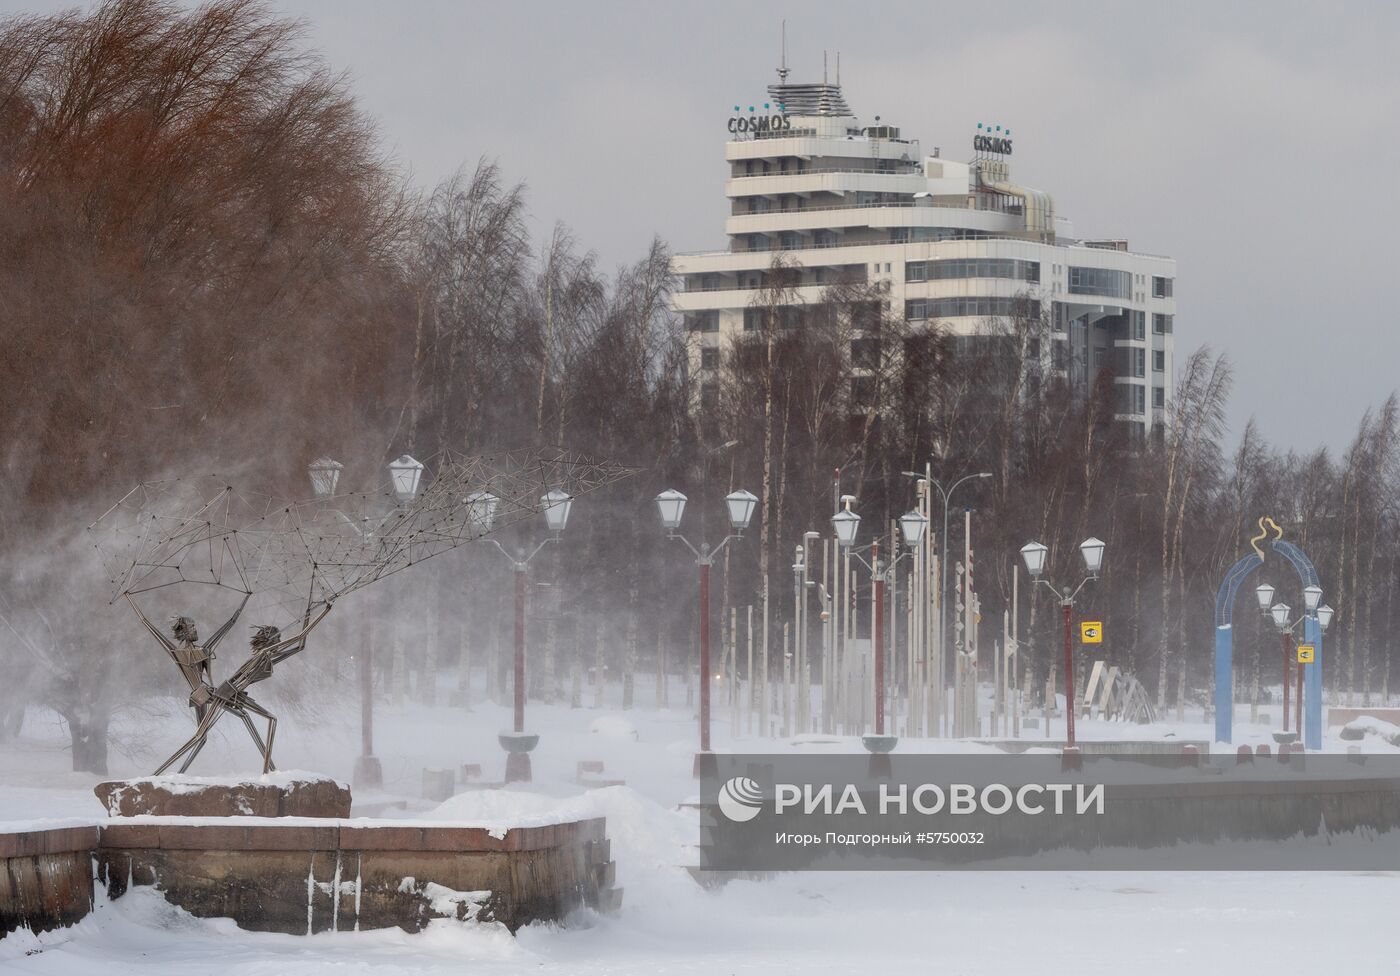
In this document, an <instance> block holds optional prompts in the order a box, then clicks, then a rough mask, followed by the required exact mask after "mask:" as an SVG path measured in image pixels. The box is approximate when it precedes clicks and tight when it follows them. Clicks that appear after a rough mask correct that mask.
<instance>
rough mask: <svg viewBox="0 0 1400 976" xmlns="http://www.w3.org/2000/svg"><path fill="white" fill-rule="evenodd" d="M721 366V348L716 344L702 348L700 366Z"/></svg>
mask: <svg viewBox="0 0 1400 976" xmlns="http://www.w3.org/2000/svg"><path fill="white" fill-rule="evenodd" d="M718 366H719V349H718V347H716V346H706V347H705V348H703V349H701V350H700V368H701V369H715V368H716V367H718Z"/></svg>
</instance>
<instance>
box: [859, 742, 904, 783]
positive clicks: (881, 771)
mask: <svg viewBox="0 0 1400 976" xmlns="http://www.w3.org/2000/svg"><path fill="white" fill-rule="evenodd" d="M860 742H861V745H863V746H865V751H866V752H868V753H870V771H869V775H870V778H871V779H889V778H890V777H891V776H893V775H894V769H893V767H892V765H891V764H890V753H891V752H893V751H894V747H895V746H896V745H897V744H898V743H899V737H898V736H894V735H865V736H861V740H860Z"/></svg>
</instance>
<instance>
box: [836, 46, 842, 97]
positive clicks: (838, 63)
mask: <svg viewBox="0 0 1400 976" xmlns="http://www.w3.org/2000/svg"><path fill="white" fill-rule="evenodd" d="M836 87H837V88H840V87H841V52H840V51H837V52H836Z"/></svg>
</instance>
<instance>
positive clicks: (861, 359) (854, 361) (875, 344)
mask: <svg viewBox="0 0 1400 976" xmlns="http://www.w3.org/2000/svg"><path fill="white" fill-rule="evenodd" d="M851 365H852V366H856V367H859V368H861V369H874V368H875V367H876V366H878V365H880V340H879V339H872V338H868V337H867V338H863V339H852V340H851Z"/></svg>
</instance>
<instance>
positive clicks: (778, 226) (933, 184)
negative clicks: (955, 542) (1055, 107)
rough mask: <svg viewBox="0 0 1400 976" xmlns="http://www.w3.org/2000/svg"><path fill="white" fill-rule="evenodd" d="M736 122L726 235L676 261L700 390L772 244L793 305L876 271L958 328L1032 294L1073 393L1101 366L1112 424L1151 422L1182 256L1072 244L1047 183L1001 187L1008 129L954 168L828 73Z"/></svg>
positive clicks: (1113, 243)
mask: <svg viewBox="0 0 1400 976" xmlns="http://www.w3.org/2000/svg"><path fill="white" fill-rule="evenodd" d="M742 108H745V109H747V108H748V106H743V107H742ZM729 131H730V133H731V135H730V138H729V141H728V142H727V143H726V144H725V159H726V161H727V162H728V164H729V178H728V180H727V182H726V184H725V195H726V196H727V197H728V198H729V216H728V218H727V219H726V220H725V228H724V229H725V234H726V235H727V236H728V238H729V246H728V248H727V249H725V250H723V251H709V252H703V253H691V254H679V255H677V256H676V258H675V270H676V272H677V273H678V275H679V276H680V277H681V280H682V282H683V285H682V289H683V290H680V291H678V292H677V294H676V295H675V298H674V302H675V308H676V309H677V310H678V311H679V312H681V313H682V314H683V317H684V320H685V323H686V327H687V328H688V329H689V330H690V332H691V333H692V338H693V340H694V341H693V343H692V368H694V369H696V370H699V377H700V379H701V382H702V383H703V382H704V377H705V374H706V373H707V372H708V371H709V370H712V369H713V368H714V367H716V366H717V365H718V364H719V362H720V355H721V350H722V349H723V348H724V346H725V345H727V344H728V342H729V341H730V339H731V338H732V337H733V336H735V335H739V334H742V333H743V331H744V330H745V327H746V325H747V326H748V327H751V328H752V327H755V324H756V322H757V321H758V320H757V318H756V310H755V309H754V308H753V307H752V306H753V300H754V297H755V295H756V294H757V293H758V289H760V288H761V287H762V286H763V282H764V278H765V274H766V273H767V271H768V269H769V267H770V263H771V261H772V258H773V252H775V251H781V252H783V253H784V255H785V256H786V257H789V258H791V259H792V260H793V261H795V262H796V263H797V264H798V265H799V266H800V272H799V277H798V285H797V287H796V288H795V289H794V293H795V295H796V297H797V300H799V301H801V302H803V303H814V302H818V301H820V299H821V296H822V293H823V292H824V290H825V289H826V288H827V287H828V286H829V285H831V284H832V283H834V282H836V281H838V280H848V281H849V280H855V281H864V282H878V283H881V284H882V285H883V286H884V287H885V288H886V289H887V294H888V296H889V301H890V303H891V307H892V309H894V310H900V309H902V310H903V313H904V316H905V318H906V319H908V320H909V322H910V324H911V325H916V324H920V323H925V322H928V323H934V322H937V323H940V324H941V325H942V326H943V327H944V328H946V329H948V330H950V331H951V332H952V333H953V334H954V335H962V336H976V335H981V334H985V333H986V332H987V330H988V327H989V323H991V324H994V323H995V320H997V319H1002V320H1005V319H1006V318H1007V317H1009V316H1010V315H1012V313H1013V309H1014V308H1016V307H1017V305H1016V303H1017V302H1018V299H1019V300H1020V301H1022V302H1023V301H1024V299H1025V298H1027V297H1028V298H1031V299H1034V300H1036V301H1038V302H1040V303H1041V307H1042V311H1043V312H1044V318H1045V321H1047V322H1048V323H1049V324H1050V327H1049V330H1048V336H1049V339H1050V348H1049V350H1048V351H1046V350H1043V351H1042V356H1043V357H1044V362H1045V363H1046V364H1047V365H1048V366H1049V368H1051V369H1055V370H1060V371H1062V372H1063V374H1064V375H1066V376H1067V377H1068V378H1069V379H1070V381H1071V382H1072V383H1074V384H1076V385H1077V386H1079V387H1080V388H1081V389H1083V388H1087V386H1088V384H1089V383H1091V382H1092V381H1093V380H1094V379H1095V378H1096V377H1098V376H1099V375H1100V374H1101V373H1102V371H1103V370H1105V369H1106V370H1108V371H1109V373H1110V375H1111V377H1112V380H1113V383H1114V384H1115V387H1116V391H1117V393H1116V408H1115V414H1116V416H1117V418H1118V419H1119V420H1121V421H1124V422H1126V423H1129V424H1132V425H1135V428H1136V430H1137V431H1138V432H1140V433H1143V434H1146V433H1147V432H1148V431H1150V430H1152V429H1153V427H1155V426H1156V425H1158V424H1160V423H1161V422H1162V417H1163V408H1164V406H1165V404H1166V399H1167V397H1168V395H1169V393H1170V391H1171V389H1172V366H1173V364H1172V324H1173V321H1172V320H1173V316H1174V315H1175V313H1176V301H1175V299H1174V298H1173V296H1172V292H1173V283H1174V279H1175V277H1176V262H1175V261H1174V260H1172V259H1171V258H1166V257H1161V256H1158V255H1152V254H1143V253H1139V252H1135V251H1130V250H1129V249H1128V245H1127V242H1126V241H1123V240H1080V239H1077V238H1076V237H1075V235H1074V231H1073V228H1072V227H1071V225H1070V223H1069V222H1068V221H1067V220H1065V219H1064V218H1063V217H1061V216H1060V215H1059V214H1057V213H1056V212H1055V205H1054V202H1053V201H1052V199H1051V197H1050V196H1049V194H1047V193H1044V192H1042V191H1040V190H1033V189H1030V188H1028V187H1025V186H1021V185H1019V184H1017V183H1015V182H1013V181H1012V178H1011V166H1010V162H1011V156H1012V151H1013V146H1014V143H1013V138H1012V135H1011V132H1010V131H1008V130H1002V129H1000V128H999V127H996V126H991V125H987V126H983V127H981V128H980V131H978V132H977V133H976V134H975V135H974V136H973V140H972V141H973V145H972V147H971V148H972V150H973V151H972V154H971V159H970V161H968V162H960V161H955V160H953V159H950V158H945V157H944V155H943V153H941V152H940V151H939V150H938V149H934V150H933V151H932V152H931V153H925V152H923V151H922V150H921V149H920V147H919V143H918V141H917V140H914V139H908V138H905V137H904V136H903V135H902V134H901V132H900V130H899V128H898V127H896V126H894V125H891V124H889V123H888V122H883V121H881V120H880V119H879V117H878V116H877V117H876V119H875V121H874V123H873V124H869V125H862V124H861V123H860V122H859V120H858V119H857V118H856V116H855V115H854V114H853V113H852V112H851V110H850V109H849V108H848V107H847V105H846V102H845V100H844V98H843V97H842V94H841V88H840V86H839V85H836V84H826V83H822V84H810V85H807V84H789V83H780V84H777V85H771V86H769V88H768V100H767V103H766V104H764V105H761V106H759V105H756V106H754V107H753V108H752V109H751V110H749V111H747V112H745V111H741V112H739V113H738V114H736V115H735V116H733V117H732V118H730V120H729ZM1020 307H1021V308H1022V309H1024V304H1022V305H1021V306H1020ZM746 313H747V314H746Z"/></svg>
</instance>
